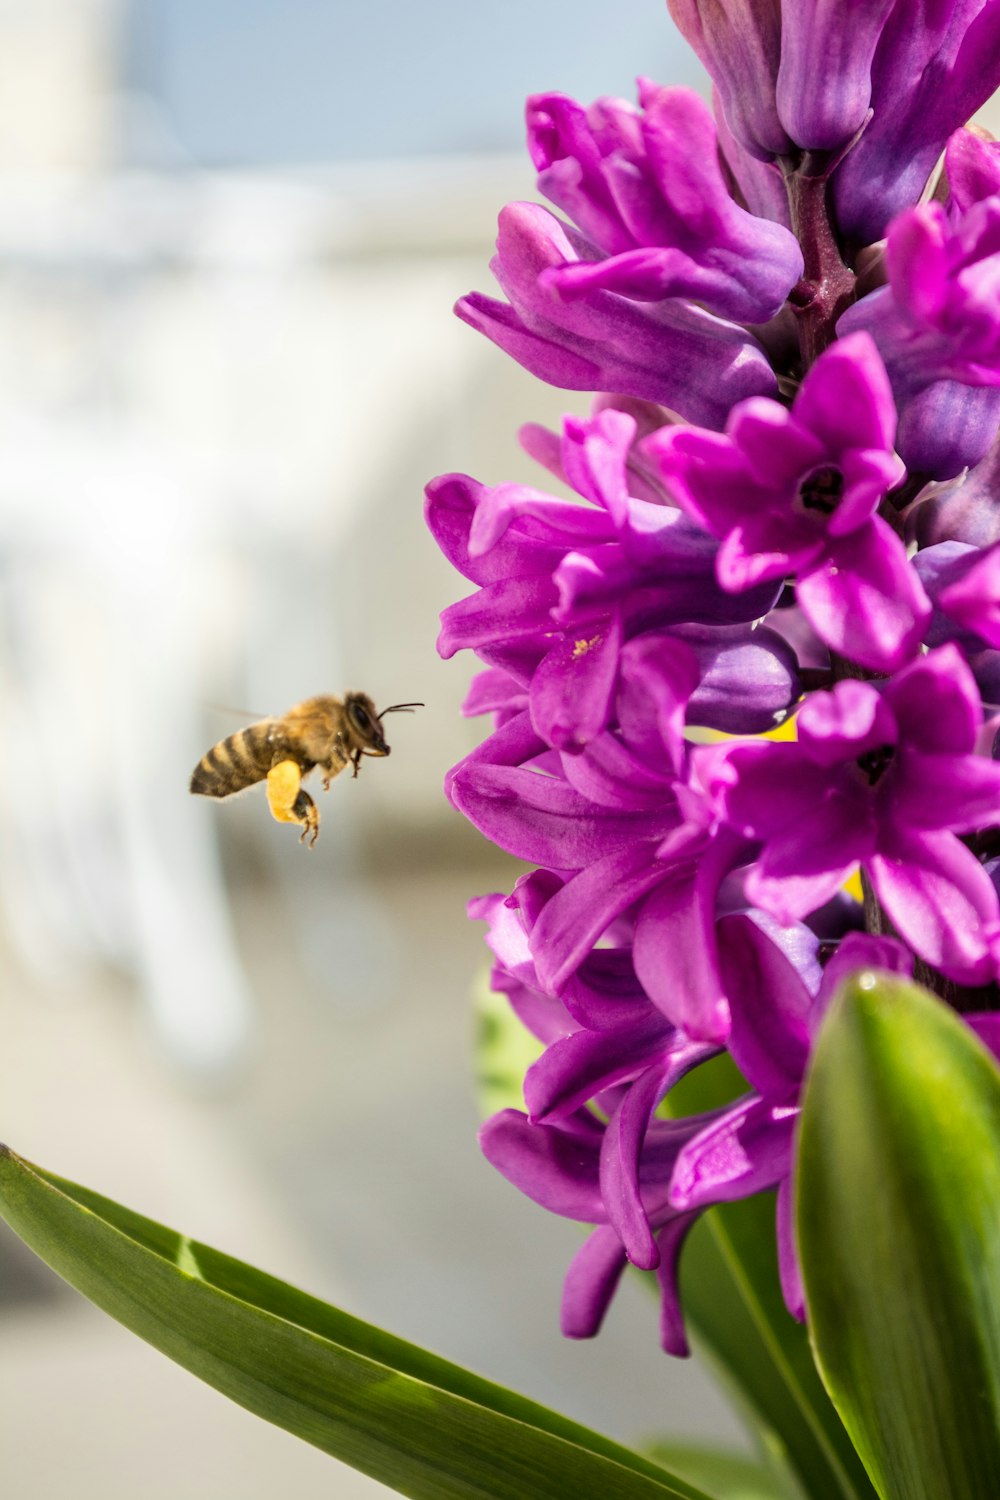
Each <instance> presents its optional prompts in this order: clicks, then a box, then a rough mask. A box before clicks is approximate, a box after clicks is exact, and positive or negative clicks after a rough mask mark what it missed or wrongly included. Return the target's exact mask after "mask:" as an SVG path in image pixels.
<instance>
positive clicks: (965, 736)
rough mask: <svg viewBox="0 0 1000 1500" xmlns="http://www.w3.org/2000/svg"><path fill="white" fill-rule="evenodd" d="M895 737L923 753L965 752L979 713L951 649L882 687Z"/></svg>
mask: <svg viewBox="0 0 1000 1500" xmlns="http://www.w3.org/2000/svg"><path fill="white" fill-rule="evenodd" d="M885 697H886V701H887V702H888V703H889V704H890V705H891V707H892V711H893V713H894V715H895V717H896V722H897V724H898V725H899V732H900V737H901V739H903V740H905V741H907V742H908V743H909V744H913V745H914V746H916V747H917V748H918V749H920V750H923V751H924V752H925V753H926V754H928V755H963V754H968V753H969V751H971V750H972V749H973V748H974V746H975V743H976V736H977V735H978V733H979V729H980V726H981V724H982V722H983V712H982V708H981V706H980V702H979V694H978V692H977V690H976V684H975V680H974V678H973V676H972V673H971V672H970V670H969V668H968V666H967V665H966V663H965V662H964V661H963V659H962V653H961V652H960V651H959V650H958V648H957V647H956V646H954V645H946V646H942V647H940V649H939V650H937V651H931V652H929V653H928V655H927V656H922V657H921V658H920V659H919V660H918V661H915V662H914V663H913V665H912V666H911V667H909V668H908V669H907V670H906V671H905V672H901V673H900V674H899V676H898V677H896V678H895V679H894V680H893V681H892V682H890V683H888V684H887V685H886V688H885Z"/></svg>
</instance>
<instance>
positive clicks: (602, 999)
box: [562, 948, 650, 1031]
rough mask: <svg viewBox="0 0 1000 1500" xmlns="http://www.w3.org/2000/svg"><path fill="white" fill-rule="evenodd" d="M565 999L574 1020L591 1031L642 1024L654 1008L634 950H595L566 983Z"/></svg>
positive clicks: (564, 989) (563, 995)
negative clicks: (641, 980) (625, 1023)
mask: <svg viewBox="0 0 1000 1500" xmlns="http://www.w3.org/2000/svg"><path fill="white" fill-rule="evenodd" d="M562 998H563V1001H564V1003H565V1005H566V1009H567V1010H568V1011H569V1013H570V1015H571V1016H573V1018H574V1020H576V1021H578V1022H579V1024H580V1025H581V1026H585V1027H586V1028H587V1029H588V1030H589V1031H602V1030H604V1029H605V1028H606V1027H613V1026H619V1025H621V1023H622V1021H623V1020H640V1019H642V1017H644V1016H645V1015H646V1014H647V1013H648V1011H649V1008H650V1007H649V998H648V996H647V995H646V992H645V990H644V989H643V988H642V986H641V985H640V983H639V980H638V978H637V976H636V972H635V968H634V966H633V964H632V951H631V949H630V948H628V949H626V948H595V949H594V951H593V952H592V953H591V954H590V956H589V957H588V958H587V959H585V960H584V962H583V963H582V964H581V966H580V968H579V969H578V970H577V971H576V973H575V974H573V975H572V976H571V978H570V979H569V980H568V981H567V982H566V985H565V987H564V988H563V991H562Z"/></svg>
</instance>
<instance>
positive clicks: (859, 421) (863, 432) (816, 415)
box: [795, 333, 896, 454]
mask: <svg viewBox="0 0 1000 1500" xmlns="http://www.w3.org/2000/svg"><path fill="white" fill-rule="evenodd" d="M795 416H796V418H797V419H798V420H799V421H800V422H801V423H802V424H803V425H804V426H805V427H806V428H808V430H809V431H810V432H812V433H814V434H815V435H816V437H817V438H819V440H820V442H821V443H822V444H823V446H824V448H825V449H826V451H827V452H828V453H831V454H835V453H841V452H843V451H849V450H851V449H855V448H881V449H887V450H888V451H889V452H890V453H891V451H892V445H893V442H894V440H895V437H896V407H895V403H894V402H893V399H892V387H891V386H890V384H889V377H888V375H887V374H886V371H885V365H884V364H883V363H882V359H881V356H880V355H879V352H878V349H877V348H876V347H875V342H874V340H873V339H872V338H871V337H870V335H869V334H867V333H854V334H848V335H847V337H846V338H840V339H838V340H837V342H836V343H835V344H831V346H830V347H829V349H826V350H825V351H824V352H823V353H822V354H821V355H820V357H819V359H818V360H817V361H816V363H815V364H814V365H813V367H812V369H811V370H810V371H809V373H808V375H807V376H806V378H805V380H804V381H803V382H802V386H801V389H800V390H799V393H798V395H797V396H796V398H795Z"/></svg>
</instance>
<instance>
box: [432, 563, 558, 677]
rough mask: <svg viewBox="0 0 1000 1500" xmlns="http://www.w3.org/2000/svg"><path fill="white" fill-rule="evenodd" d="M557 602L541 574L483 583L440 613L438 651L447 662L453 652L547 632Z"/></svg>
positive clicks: (547, 579) (549, 585) (556, 596)
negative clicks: (481, 586)
mask: <svg viewBox="0 0 1000 1500" xmlns="http://www.w3.org/2000/svg"><path fill="white" fill-rule="evenodd" d="M558 599H559V594H558V591H557V589H556V586H555V584H554V583H553V581H552V579H551V578H549V577H543V576H542V575H541V574H539V575H532V576H530V577H527V578H517V577H514V578H507V579H504V580H503V581H502V582H498V583H491V584H487V585H486V586H485V587H484V588H481V589H480V590H479V591H478V593H475V594H470V595H469V597H468V598H467V599H460V600H459V602H458V603H457V604H451V605H449V606H448V608H447V609H445V610H442V611H441V634H440V635H439V636H438V643H437V646H438V652H439V653H440V655H441V656H443V657H445V658H446V659H447V658H448V657H451V656H454V655H455V652H456V651H462V650H466V649H469V648H471V649H472V650H474V651H475V650H479V649H481V648H482V647H483V646H486V645H489V644H491V643H493V642H495V641H502V642H506V641H508V640H510V639H511V638H516V637H518V636H533V635H540V634H543V633H544V632H545V631H551V630H552V610H553V609H554V608H555V606H556V604H557V603H558Z"/></svg>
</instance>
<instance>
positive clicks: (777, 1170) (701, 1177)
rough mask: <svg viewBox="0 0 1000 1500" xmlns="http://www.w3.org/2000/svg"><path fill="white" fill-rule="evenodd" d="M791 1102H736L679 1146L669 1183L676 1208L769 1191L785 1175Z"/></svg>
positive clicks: (750, 1099) (791, 1128)
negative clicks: (684, 1144) (683, 1144)
mask: <svg viewBox="0 0 1000 1500" xmlns="http://www.w3.org/2000/svg"><path fill="white" fill-rule="evenodd" d="M797 1116H798V1106H797V1105H795V1104H772V1103H768V1101H766V1100H764V1099H760V1098H758V1097H757V1096H756V1095H750V1096H748V1097H747V1098H744V1099H740V1100H738V1101H737V1103H736V1104H734V1105H733V1106H732V1107H731V1108H730V1109H728V1110H727V1111H726V1112H725V1113H724V1114H723V1115H722V1116H721V1117H720V1118H718V1119H716V1120H714V1121H713V1122H712V1123H711V1124H710V1125H708V1126H706V1127H705V1129H704V1130H702V1131H701V1132H700V1133H699V1134H698V1135H696V1136H695V1137H694V1138H693V1139H692V1140H690V1141H688V1143H687V1145H686V1146H683V1147H682V1148H681V1151H680V1154H679V1155H678V1157H677V1164H676V1166H675V1167H674V1175H673V1178H672V1180H671V1184H670V1201H671V1203H673V1204H674V1206H675V1207H676V1208H679V1209H690V1208H707V1207H708V1205H709V1204H712V1203H729V1202H732V1201H733V1199H736V1198H748V1197H749V1196H750V1195H751V1193H759V1192H762V1191H763V1190H764V1189H765V1188H770V1187H774V1186H775V1184H776V1183H778V1182H780V1181H781V1179H782V1178H783V1177H787V1175H788V1171H789V1167H790V1163H791V1153H792V1135H793V1132H794V1128H795V1121H796V1118H797Z"/></svg>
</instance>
